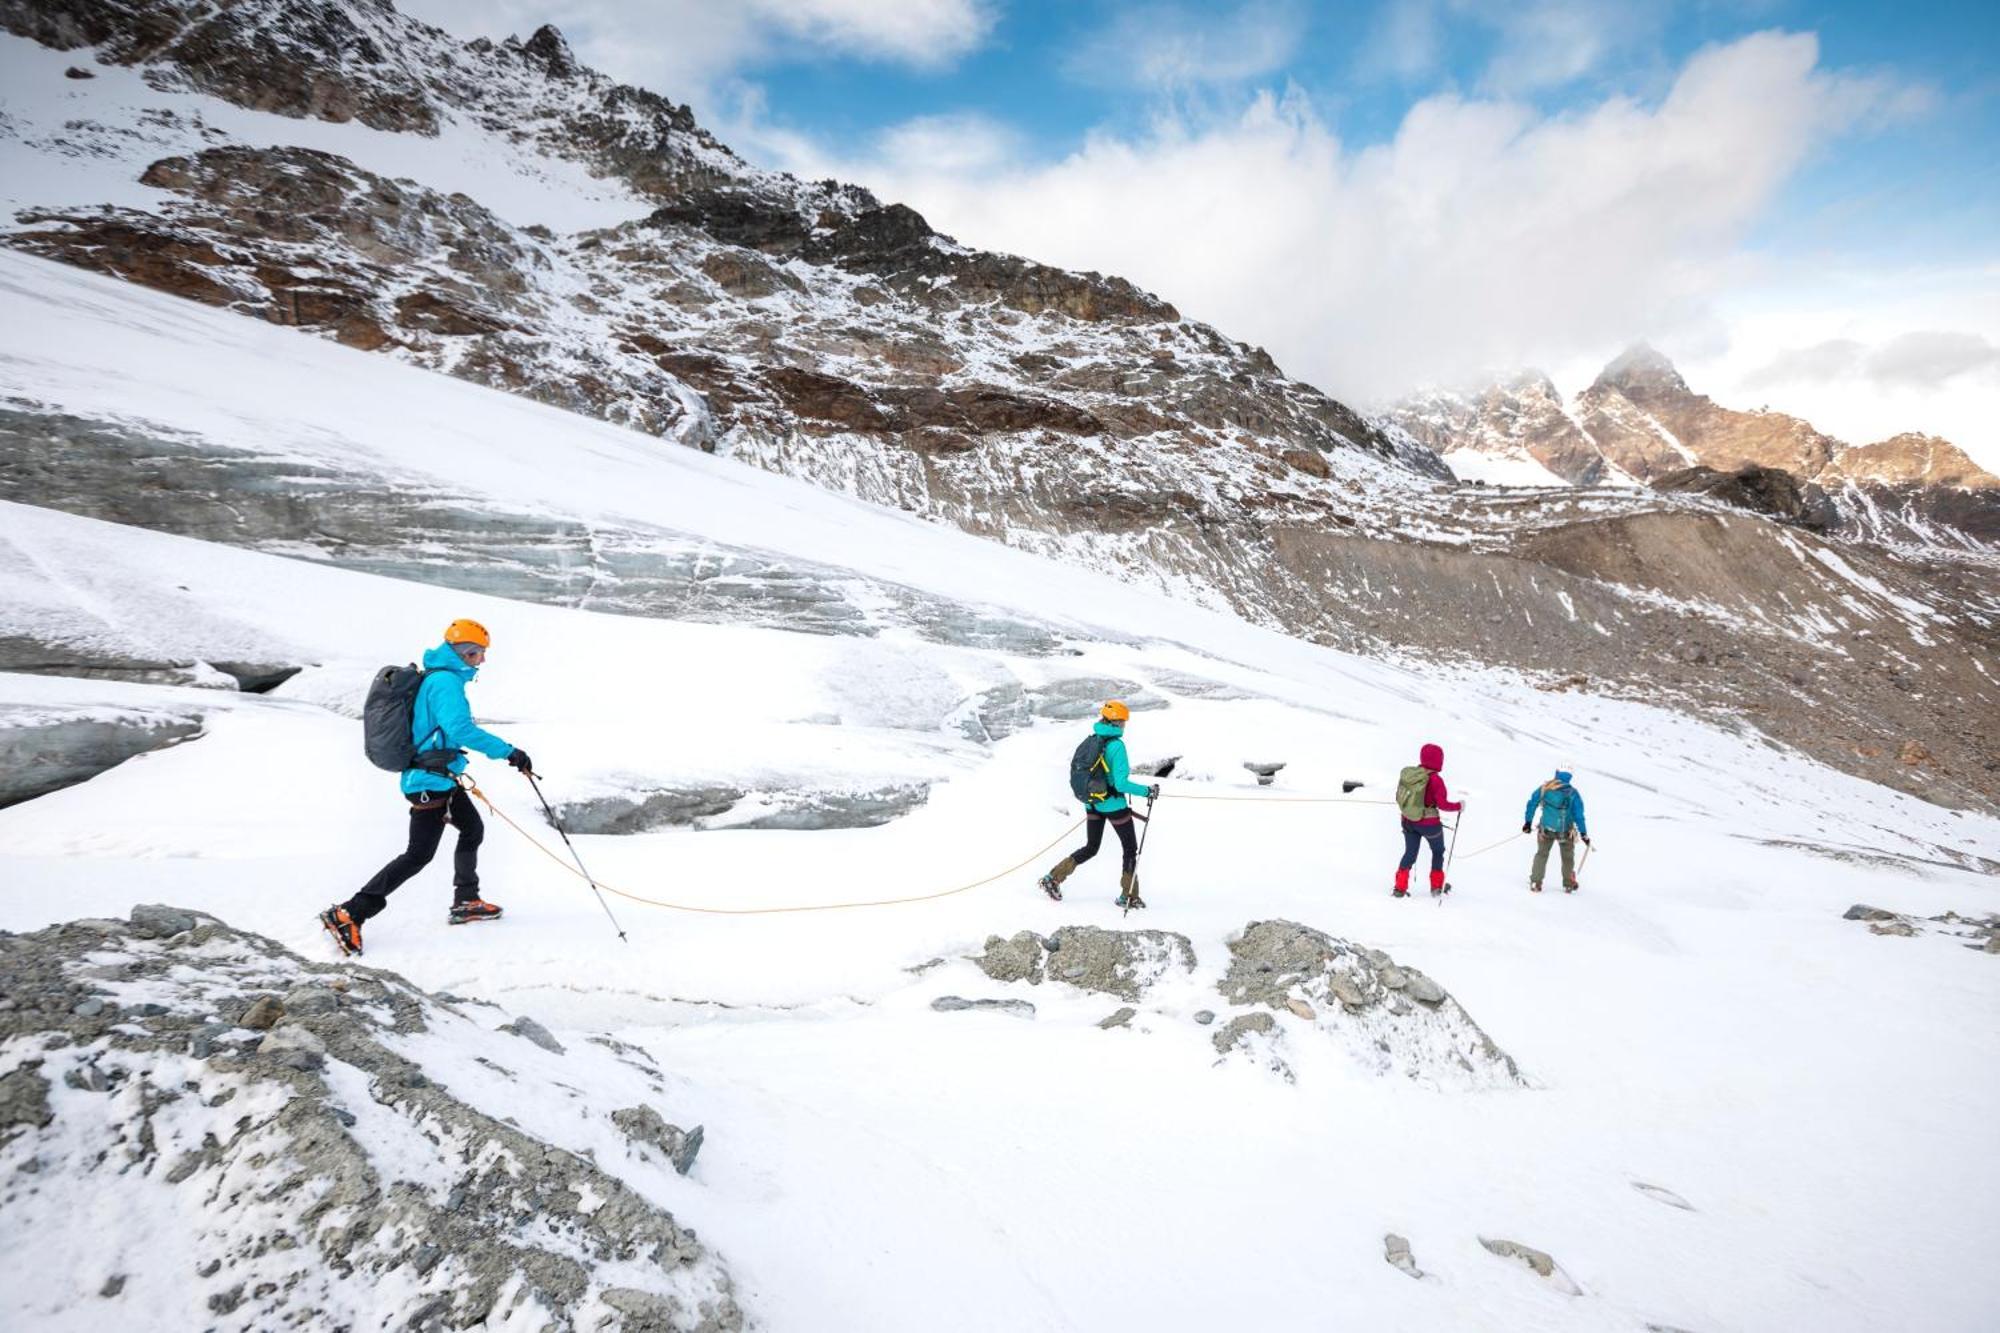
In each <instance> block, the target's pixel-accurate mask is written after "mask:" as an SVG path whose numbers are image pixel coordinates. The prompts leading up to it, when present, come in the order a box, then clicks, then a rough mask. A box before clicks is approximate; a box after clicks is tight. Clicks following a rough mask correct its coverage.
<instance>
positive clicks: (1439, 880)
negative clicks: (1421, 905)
mask: <svg viewBox="0 0 2000 1333" xmlns="http://www.w3.org/2000/svg"><path fill="white" fill-rule="evenodd" d="M1450 892H1451V885H1449V884H1447V883H1445V882H1444V871H1442V870H1433V871H1431V897H1433V898H1435V897H1437V896H1438V895H1439V894H1443V893H1450Z"/></svg>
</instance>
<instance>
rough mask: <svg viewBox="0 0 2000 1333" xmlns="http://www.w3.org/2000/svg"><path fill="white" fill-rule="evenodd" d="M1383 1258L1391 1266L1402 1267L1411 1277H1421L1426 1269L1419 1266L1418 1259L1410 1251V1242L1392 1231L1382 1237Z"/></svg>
mask: <svg viewBox="0 0 2000 1333" xmlns="http://www.w3.org/2000/svg"><path fill="white" fill-rule="evenodd" d="M1382 1258H1383V1260H1384V1261H1386V1262H1387V1263H1388V1264H1389V1266H1390V1267H1391V1268H1396V1269H1400V1270H1401V1271H1403V1272H1405V1273H1408V1274H1409V1275H1410V1276H1411V1277H1414V1278H1421V1277H1422V1276H1423V1275H1424V1270H1423V1269H1421V1268H1418V1267H1417V1260H1416V1257H1415V1256H1414V1255H1412V1254H1411V1253H1410V1242H1409V1241H1407V1240H1405V1239H1403V1237H1401V1236H1398V1235H1397V1234H1396V1233H1395V1232H1393V1231H1391V1232H1389V1233H1388V1234H1387V1235H1385V1236H1383V1237H1382Z"/></svg>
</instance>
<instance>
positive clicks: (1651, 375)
mask: <svg viewBox="0 0 2000 1333" xmlns="http://www.w3.org/2000/svg"><path fill="white" fill-rule="evenodd" d="M1591 387H1592V388H1600V387H1601V388H1608V389H1616V390H1618V391H1619V392H1620V393H1623V394H1625V396H1626V397H1628V398H1630V397H1638V396H1648V397H1650V396H1658V395H1661V394H1675V395H1680V394H1692V393H1693V392H1694V391H1693V390H1692V389H1690V388H1688V384H1687V381H1686V380H1684V379H1682V378H1681V373H1680V371H1679V370H1678V369H1676V368H1675V366H1674V363H1673V362H1672V361H1670V360H1669V359H1668V358H1667V356H1666V354H1665V353H1663V352H1661V351H1660V350H1659V349H1658V348H1656V347H1654V346H1653V345H1652V344H1651V343H1647V342H1636V343H1633V344H1632V345H1631V346H1630V347H1628V348H1626V349H1625V350H1624V351H1622V352H1620V353H1619V354H1618V355H1617V356H1616V357H1613V358H1612V360H1611V363H1610V364H1609V365H1607V366H1605V367H1604V369H1603V370H1601V371H1599V372H1598V374H1597V380H1596V382H1595V383H1594V384H1593V385H1592V386H1591Z"/></svg>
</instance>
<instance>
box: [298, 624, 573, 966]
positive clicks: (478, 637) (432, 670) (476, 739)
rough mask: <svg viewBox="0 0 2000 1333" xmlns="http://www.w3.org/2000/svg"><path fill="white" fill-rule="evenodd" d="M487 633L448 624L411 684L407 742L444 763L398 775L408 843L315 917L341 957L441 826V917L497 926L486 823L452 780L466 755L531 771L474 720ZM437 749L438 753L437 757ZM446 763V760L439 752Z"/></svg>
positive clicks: (524, 759) (421, 861) (432, 844)
mask: <svg viewBox="0 0 2000 1333" xmlns="http://www.w3.org/2000/svg"><path fill="white" fill-rule="evenodd" d="M492 643H493V640H492V636H490V635H489V634H487V632H486V627H485V626H484V625H482V624H480V623H479V622H478V621H476V620H454V621H452V622H451V624H449V625H447V626H445V631H444V642H443V643H440V644H439V645H438V646H437V647H435V648H433V649H431V650H430V651H429V652H427V653H425V654H424V668H425V670H426V672H427V673H428V674H426V675H425V676H424V679H423V683H422V684H421V685H419V686H418V687H417V697H416V698H415V699H414V700H412V701H411V706H410V740H411V743H412V744H414V745H415V747H416V750H417V756H418V758H419V759H420V760H422V761H426V762H428V761H433V760H439V761H442V762H441V763H440V764H439V766H438V767H426V768H406V769H404V770H403V777H402V786H403V799H404V800H405V801H407V802H408V803H409V807H410V838H409V845H408V846H407V847H406V848H405V849H404V851H403V852H402V854H401V855H399V856H396V857H394V858H393V859H391V860H390V862H389V863H388V864H387V865H385V866H383V867H382V868H381V869H380V870H378V871H376V872H375V875H374V877H373V878H371V879H370V880H369V881H368V882H367V883H366V884H364V885H362V886H361V888H360V889H359V890H358V891H357V892H356V893H355V894H354V896H353V897H351V898H349V899H348V900H347V901H346V902H344V903H335V904H334V905H333V906H331V907H329V908H327V909H326V910H325V911H324V912H321V913H320V914H319V923H320V925H322V926H324V927H325V928H326V932H327V933H328V934H329V935H331V936H333V941H334V943H335V944H336V945H338V946H339V948H340V951H341V952H342V953H345V954H350V955H352V954H359V953H360V952H361V926H362V923H363V922H365V921H367V920H369V919H370V918H371V917H375V916H379V915H381V913H382V909H384V908H385V907H387V906H388V905H389V895H390V894H392V893H394V892H395V891H396V889H397V888H398V887H400V886H401V885H402V884H404V883H405V882H406V881H408V880H409V879H410V878H411V877H412V876H414V875H415V874H416V873H417V872H418V871H420V870H422V869H423V868H424V867H425V866H427V865H429V864H430V863H431V858H432V857H433V856H436V855H437V849H438V843H440V842H441V841H443V839H444V830H445V826H446V825H447V824H449V825H450V826H451V827H453V828H455V829H457V830H458V845H457V847H455V848H454V849H453V851H452V857H451V887H452V897H451V910H450V911H449V912H447V913H446V914H445V920H446V921H447V922H448V923H450V924H451V925H454V926H462V925H465V924H466V923H468V922H473V921H498V920H499V919H500V908H499V906H498V905H496V904H494V903H490V902H488V901H487V900H486V899H485V897H484V896H482V895H481V893H480V890H479V844H480V842H481V841H482V840H483V839H484V838H485V836H486V824H485V821H484V820H482V819H481V818H480V817H479V809H478V807H477V806H475V805H474V804H473V803H472V796H471V794H470V793H469V792H466V791H463V790H461V789H460V788H459V785H458V784H457V783H456V782H454V781H453V780H452V779H453V777H454V776H455V775H457V774H460V773H463V772H464V771H465V753H464V752H465V751H466V750H477V751H479V753H481V754H483V755H485V756H487V757H488V758H490V759H504V760H506V761H507V762H508V763H509V764H511V765H513V766H514V768H515V769H517V770H519V771H520V772H522V773H530V774H532V773H533V772H534V768H535V765H534V761H533V760H531V759H529V758H528V752H527V751H526V750H522V749H518V748H516V747H515V746H512V745H509V744H508V743H507V742H506V741H503V740H501V739H500V738H499V737H498V736H495V735H494V734H493V733H492V732H490V731H488V730H486V729H485V728H484V727H481V726H480V725H479V724H478V723H476V722H474V721H473V720H472V706H471V705H470V704H468V703H467V702H466V701H465V687H466V686H467V685H469V684H470V683H471V682H472V681H473V680H474V679H475V678H476V677H477V676H478V675H479V668H480V665H481V664H482V663H484V662H485V661H486V650H487V649H488V648H489V647H491V646H492ZM439 752H442V753H439ZM447 754H448V755H449V759H445V755H447Z"/></svg>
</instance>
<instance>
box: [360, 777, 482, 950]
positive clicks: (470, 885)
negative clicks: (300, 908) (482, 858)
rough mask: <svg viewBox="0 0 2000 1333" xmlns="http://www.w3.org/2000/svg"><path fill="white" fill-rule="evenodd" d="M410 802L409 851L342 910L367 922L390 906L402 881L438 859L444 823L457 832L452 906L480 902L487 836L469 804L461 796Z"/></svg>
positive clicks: (433, 795) (432, 795)
mask: <svg viewBox="0 0 2000 1333" xmlns="http://www.w3.org/2000/svg"><path fill="white" fill-rule="evenodd" d="M408 799H409V802H410V845H409V846H408V847H407V848H405V849H404V851H403V854H402V855H401V856H398V857H396V858H395V859H394V860H392V861H390V862H389V864H388V865H385V866H383V867H382V868H381V869H380V870H378V871H376V872H375V878H373V879H371V880H369V881H368V882H367V883H366V884H364V885H362V886H361V891H360V892H359V893H356V894H355V895H354V896H353V897H352V898H349V899H348V900H347V902H346V904H345V906H346V908H347V914H348V915H349V916H351V917H353V918H354V919H355V920H356V921H366V920H367V919H368V918H369V917H371V916H375V915H377V914H378V913H380V912H381V911H382V909H383V908H385V907H387V906H388V905H389V895H390V894H392V893H394V892H395V891H396V890H397V888H398V887H400V886H401V885H402V883H403V881H404V880H407V879H409V878H410V877H411V876H412V875H414V874H416V873H417V872H418V871H419V870H422V869H423V868H424V867H425V866H427V865H429V864H430V863H431V858H432V857H433V856H436V855H437V849H438V843H439V842H440V841H442V840H443V838H444V826H445V823H446V821H447V820H449V822H450V823H451V824H452V825H453V826H454V827H455V828H457V829H458V847H457V848H456V849H455V850H454V851H453V852H452V854H451V870H452V874H451V882H452V887H453V890H454V892H453V893H452V900H453V901H454V902H461V903H464V902H471V901H472V900H473V899H474V898H477V897H478V896H479V843H480V840H481V839H483V838H485V836H486V821H485V820H483V819H481V818H480V817H479V810H478V808H477V807H476V806H474V805H473V804H472V798H471V797H470V796H468V795H466V794H465V793H464V792H463V791H456V790H454V791H450V792H441V791H437V792H423V793H420V794H418V795H416V796H411V797H409V798H408Z"/></svg>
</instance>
